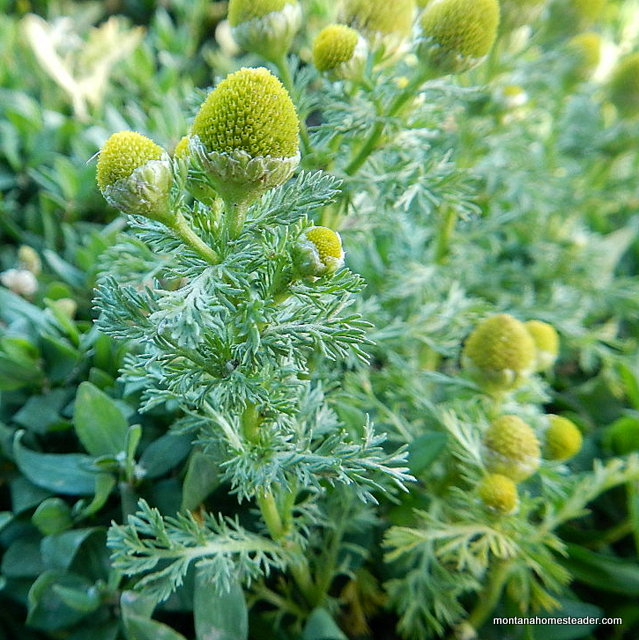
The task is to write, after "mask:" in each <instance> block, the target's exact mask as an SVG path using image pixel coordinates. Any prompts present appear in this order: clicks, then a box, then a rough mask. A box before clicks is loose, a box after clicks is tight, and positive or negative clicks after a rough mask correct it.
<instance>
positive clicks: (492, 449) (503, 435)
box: [484, 415, 541, 482]
mask: <svg viewBox="0 0 639 640" xmlns="http://www.w3.org/2000/svg"><path fill="white" fill-rule="evenodd" d="M484 447H485V456H484V457H485V463H486V467H487V468H488V470H489V471H491V472H493V473H499V474H501V475H504V476H507V477H508V478H510V479H511V480H514V481H515V482H521V481H522V480H525V479H526V478H528V477H529V476H531V475H532V474H533V473H535V471H537V469H538V467H539V463H540V456H541V451H540V448H539V441H538V440H537V436H536V435H535V432H534V431H533V430H532V429H531V428H530V427H529V426H528V425H527V424H526V423H525V422H524V421H523V420H522V419H521V418H519V417H518V416H511V415H507V416H501V417H500V418H497V420H495V421H493V422H492V423H491V425H490V427H489V428H488V430H487V431H486V433H485V434H484Z"/></svg>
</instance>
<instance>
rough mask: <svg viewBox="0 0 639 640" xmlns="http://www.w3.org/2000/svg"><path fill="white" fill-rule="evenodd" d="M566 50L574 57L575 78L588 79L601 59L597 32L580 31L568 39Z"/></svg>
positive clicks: (599, 37) (599, 39)
mask: <svg viewBox="0 0 639 640" xmlns="http://www.w3.org/2000/svg"><path fill="white" fill-rule="evenodd" d="M568 52H569V53H570V54H571V55H572V56H573V58H574V68H573V72H574V74H575V76H576V78H577V79H578V80H588V79H589V78H590V77H591V76H592V74H593V73H594V71H595V69H596V68H597V67H598V66H599V62H600V60H601V36H600V35H599V34H598V33H580V34H579V35H577V36H575V37H574V38H571V39H570V40H569V41H568Z"/></svg>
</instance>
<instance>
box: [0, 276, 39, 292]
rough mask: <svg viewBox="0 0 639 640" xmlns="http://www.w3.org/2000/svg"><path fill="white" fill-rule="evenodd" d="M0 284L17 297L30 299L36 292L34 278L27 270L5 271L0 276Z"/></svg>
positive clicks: (36, 287) (36, 286) (36, 282)
mask: <svg viewBox="0 0 639 640" xmlns="http://www.w3.org/2000/svg"><path fill="white" fill-rule="evenodd" d="M0 282H2V284H3V285H4V286H5V287H7V289H10V290H11V291H13V293H17V294H18V295H19V296H24V297H26V298H29V297H31V296H32V295H33V294H34V293H35V292H36V291H37V290H38V281H37V279H36V277H35V276H34V275H33V273H31V271H28V270H27V269H7V271H4V272H3V273H1V274H0Z"/></svg>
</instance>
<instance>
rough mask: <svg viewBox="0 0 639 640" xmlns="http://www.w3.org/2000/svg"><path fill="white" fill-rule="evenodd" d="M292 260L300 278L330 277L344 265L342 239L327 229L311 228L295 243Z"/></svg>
mask: <svg viewBox="0 0 639 640" xmlns="http://www.w3.org/2000/svg"><path fill="white" fill-rule="evenodd" d="M292 258H293V264H294V266H295V270H296V272H297V274H298V275H300V276H302V277H308V276H312V277H320V276H326V275H332V274H333V273H335V272H336V271H337V270H338V269H339V268H340V267H341V266H342V265H343V264H344V250H343V249H342V239H341V238H340V236H339V233H337V232H335V231H333V230H332V229H328V228H327V227H311V228H310V229H307V230H306V231H305V232H304V233H302V235H301V237H300V238H299V239H298V240H297V242H296V243H295V245H294V247H293V251H292Z"/></svg>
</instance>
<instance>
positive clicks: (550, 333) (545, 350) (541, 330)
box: [525, 320, 559, 371]
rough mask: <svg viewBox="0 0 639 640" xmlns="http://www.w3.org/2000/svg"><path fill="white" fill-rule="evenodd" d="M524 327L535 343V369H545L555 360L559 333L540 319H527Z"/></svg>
mask: <svg viewBox="0 0 639 640" xmlns="http://www.w3.org/2000/svg"><path fill="white" fill-rule="evenodd" d="M525 327H526V330H527V331H528V333H529V334H530V337H531V338H532V339H533V342H534V343H535V349H536V353H535V370H536V371H545V370H546V369H548V368H549V367H552V365H553V364H555V361H556V360H557V355H558V354H559V335H558V334H557V331H555V328H554V327H553V326H552V325H550V324H548V323H547V322H542V321H541V320H529V321H528V322H526V323H525Z"/></svg>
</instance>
